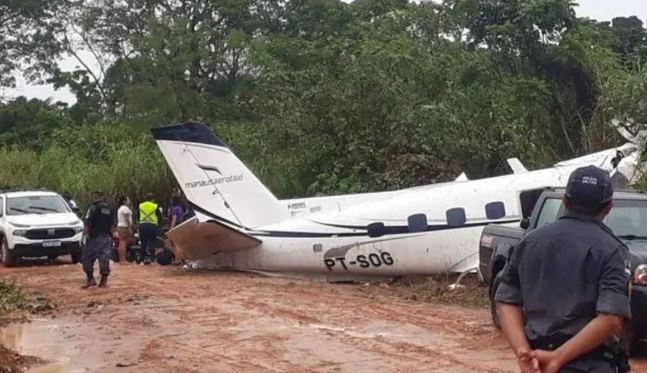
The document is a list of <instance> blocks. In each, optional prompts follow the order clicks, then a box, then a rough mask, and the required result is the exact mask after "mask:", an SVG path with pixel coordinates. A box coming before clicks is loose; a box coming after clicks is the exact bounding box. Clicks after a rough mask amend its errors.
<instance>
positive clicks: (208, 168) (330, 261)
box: [152, 122, 642, 282]
mask: <svg viewBox="0 0 647 373" xmlns="http://www.w3.org/2000/svg"><path fill="white" fill-rule="evenodd" d="M152 133H153V136H154V138H155V140H156V142H157V144H158V146H159V148H160V150H161V151H162V154H163V155H164V157H165V159H166V161H167V163H168V164H169V166H170V168H171V170H172V171H173V173H174V175H175V177H176V179H177V181H178V182H179V183H180V186H181V188H182V190H183V191H184V194H185V196H186V198H187V200H188V202H189V203H191V204H192V206H193V207H194V210H195V213H196V216H195V217H194V218H192V219H190V220H188V221H186V222H184V223H183V224H181V225H179V226H178V227H176V228H175V229H173V230H171V231H170V232H168V233H167V237H168V238H169V242H170V243H171V248H172V249H173V250H174V251H175V252H176V253H181V255H182V256H183V257H184V258H185V259H188V260H192V261H197V262H196V263H197V265H198V266H204V267H209V268H227V269H234V270H242V271H250V272H260V273H263V274H267V275H272V274H277V275H282V276H297V277H308V278H315V279H321V280H326V281H330V282H335V281H366V280H370V279H375V278H378V277H389V278H392V277H397V276H404V275H431V274H438V273H446V272H457V273H461V272H467V271H470V270H474V269H476V268H477V266H478V247H479V238H480V235H481V231H482V229H483V227H484V226H485V225H488V224H501V225H507V226H515V225H518V224H519V222H520V220H521V215H522V213H521V211H520V210H521V207H520V206H519V200H518V199H519V193H520V192H521V191H528V190H532V189H538V190H539V189H543V188H545V187H559V186H565V185H566V182H567V180H568V177H569V175H570V174H571V172H572V171H573V170H574V169H575V168H577V167H580V166H583V165H596V166H598V167H601V168H603V169H605V170H607V171H609V172H610V173H611V175H612V177H613V179H614V180H615V182H616V183H617V184H618V185H619V186H624V185H626V184H627V183H629V182H630V181H631V180H633V179H634V178H635V175H634V173H635V172H636V170H637V169H638V168H639V167H638V162H641V161H640V159H641V157H640V156H641V154H642V151H641V149H642V144H640V146H641V147H639V146H638V145H637V144H635V143H633V142H632V141H634V142H636V141H635V139H633V138H631V136H629V135H625V137H626V138H628V139H629V142H628V143H627V144H625V145H623V146H621V147H618V148H613V149H609V150H605V151H601V152H597V153H594V154H590V155H587V156H584V157H579V158H575V159H571V160H568V161H564V162H560V163H557V164H555V165H554V166H553V167H550V168H546V169H541V170H536V171H528V170H527V169H526V168H525V167H524V166H523V165H522V164H521V162H520V161H519V160H518V159H516V158H514V159H510V160H508V163H509V165H510V167H511V169H512V170H513V173H512V174H510V175H504V176H498V177H492V178H485V179H479V180H468V179H467V178H466V177H465V175H464V174H463V175H461V176H460V177H459V178H458V179H457V180H455V181H453V182H448V183H439V184H433V185H428V186H422V187H416V188H411V189H405V190H399V191H389V192H382V193H367V194H354V195H342V196H328V197H314V198H302V199H291V200H278V199H277V198H276V197H275V196H274V195H273V194H272V193H271V192H270V191H269V190H268V189H267V187H265V186H264V185H263V183H261V181H259V179H258V178H257V177H256V176H254V174H253V173H252V172H251V171H250V170H249V169H248V168H247V167H246V166H245V165H244V164H243V162H241V161H240V160H239V159H238V158H237V157H236V155H234V153H233V152H232V151H231V150H230V149H229V148H228V147H227V145H225V144H224V143H223V142H222V141H221V140H220V139H219V138H218V137H217V136H216V135H215V134H214V133H213V132H212V131H211V130H210V129H209V128H208V127H207V126H205V125H203V124H201V123H195V122H189V123H183V124H177V125H171V126H165V127H158V128H153V129H152Z"/></svg>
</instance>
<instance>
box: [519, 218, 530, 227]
mask: <svg viewBox="0 0 647 373" xmlns="http://www.w3.org/2000/svg"><path fill="white" fill-rule="evenodd" d="M519 226H520V227H521V229H528V227H530V220H528V218H523V219H521V223H519Z"/></svg>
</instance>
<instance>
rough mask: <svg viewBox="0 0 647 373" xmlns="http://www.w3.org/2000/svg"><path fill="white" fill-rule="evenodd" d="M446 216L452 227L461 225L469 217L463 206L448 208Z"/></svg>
mask: <svg viewBox="0 0 647 373" xmlns="http://www.w3.org/2000/svg"><path fill="white" fill-rule="evenodd" d="M445 216H446V217H447V225H449V226H450V227H459V226H461V225H463V224H465V222H466V221H467V218H466V217H465V209H463V208H462V207H457V208H453V209H450V210H447V212H446V213H445Z"/></svg>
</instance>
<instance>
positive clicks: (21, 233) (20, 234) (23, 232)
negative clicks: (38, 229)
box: [11, 229, 27, 237]
mask: <svg viewBox="0 0 647 373" xmlns="http://www.w3.org/2000/svg"><path fill="white" fill-rule="evenodd" d="M11 234H13V235H14V236H16V237H25V235H27V231H26V230H24V229H17V230H15V231H13V232H12V233H11Z"/></svg>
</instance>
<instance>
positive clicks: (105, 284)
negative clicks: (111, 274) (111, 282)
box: [99, 275, 108, 288]
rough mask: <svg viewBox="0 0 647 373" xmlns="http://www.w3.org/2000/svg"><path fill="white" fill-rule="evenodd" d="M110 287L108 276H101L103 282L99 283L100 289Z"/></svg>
mask: <svg viewBox="0 0 647 373" xmlns="http://www.w3.org/2000/svg"><path fill="white" fill-rule="evenodd" d="M106 286H108V275H101V282H99V287H100V288H105V287H106Z"/></svg>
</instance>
